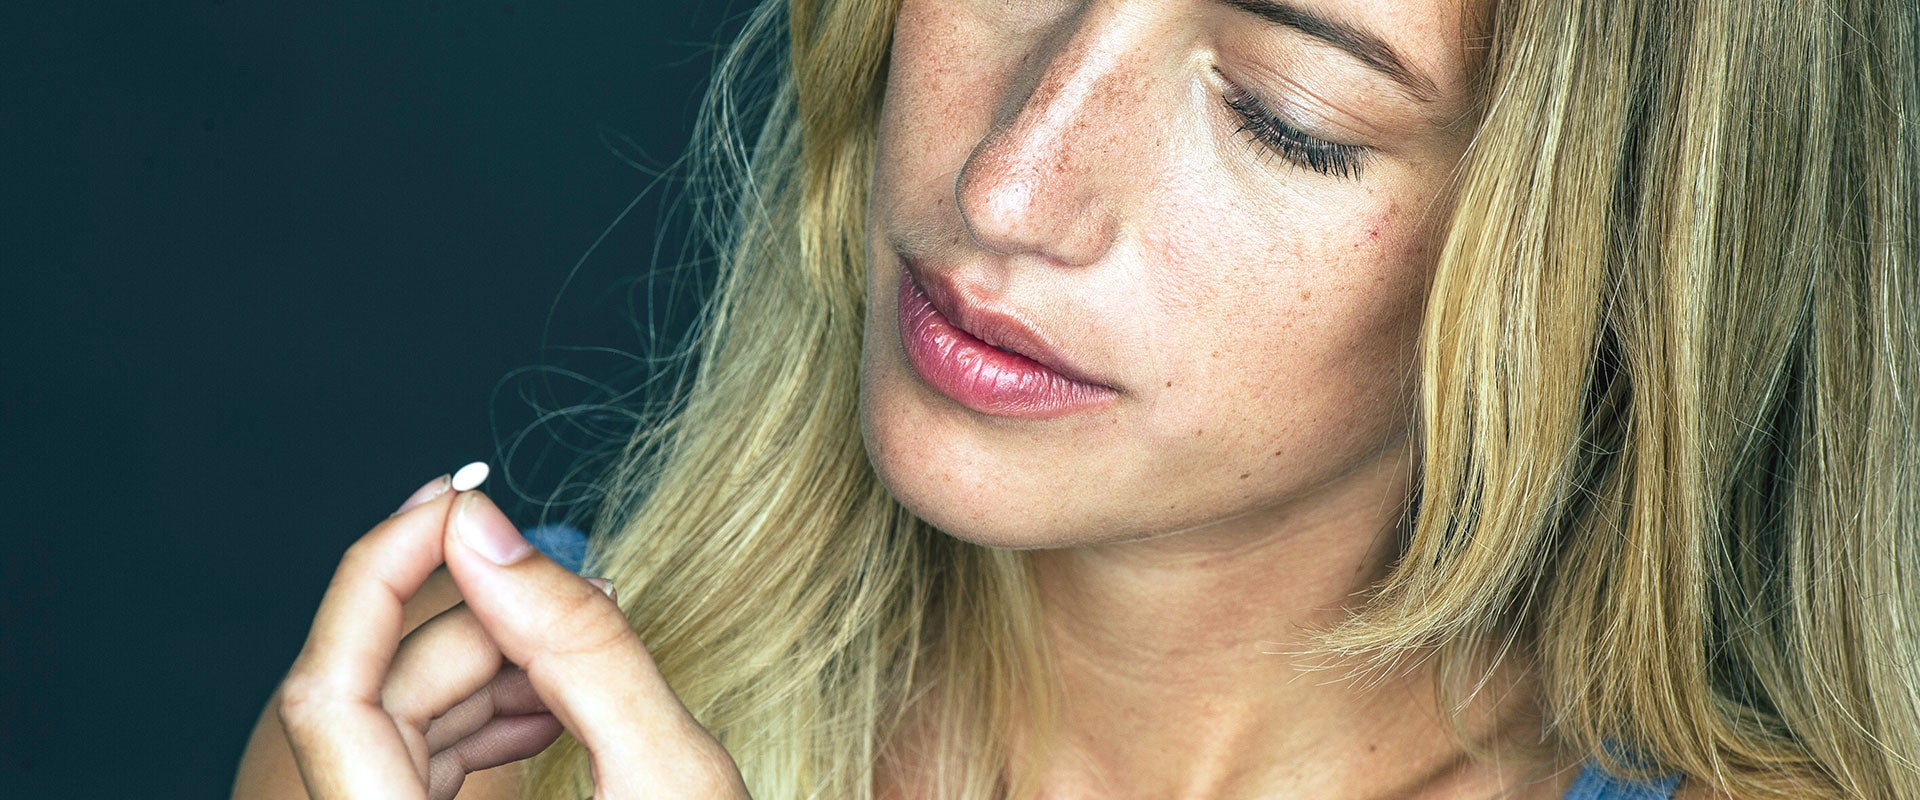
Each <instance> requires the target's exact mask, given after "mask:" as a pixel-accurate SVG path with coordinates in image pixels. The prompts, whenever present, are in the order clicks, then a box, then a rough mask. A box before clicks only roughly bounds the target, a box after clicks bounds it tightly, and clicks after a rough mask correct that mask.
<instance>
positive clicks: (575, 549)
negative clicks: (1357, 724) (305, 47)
mask: <svg viewBox="0 0 1920 800" xmlns="http://www.w3.org/2000/svg"><path fill="white" fill-rule="evenodd" d="M524 533H525V534H526V537H527V541H529V542H532V543H533V546H534V547H536V548H538V549H539V550H540V552H542V553H546V554H547V557H548V558H551V559H553V560H554V561H556V562H559V563H560V564H561V565H562V566H565V567H566V568H567V569H570V570H573V571H574V572H579V571H580V565H581V563H583V562H585V561H586V559H587V535H586V534H584V533H581V532H580V531H579V530H578V529H576V528H572V527H569V526H567V525H541V526H539V527H536V528H528V529H527V530H526V531H525V532H524ZM1679 784H1680V778H1679V776H1677V775H1676V776H1673V777H1669V778H1665V779H1662V780H1659V781H1655V782H1652V783H1638V782H1633V781H1628V780H1625V779H1623V778H1619V777H1616V776H1614V775H1613V774H1611V773H1609V772H1607V771H1606V770H1603V769H1601V768H1600V765H1599V763H1598V762H1591V761H1590V762H1588V763H1587V765H1586V767H1585V768H1584V769H1581V770H1580V775H1579V777H1577V778H1574V779H1573V786H1572V787H1570V788H1568V789H1567V794H1566V800H1668V798H1671V797H1673V792H1674V790H1675V789H1676V788H1677V787H1678V786H1679Z"/></svg>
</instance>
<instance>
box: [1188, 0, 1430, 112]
mask: <svg viewBox="0 0 1920 800" xmlns="http://www.w3.org/2000/svg"><path fill="white" fill-rule="evenodd" d="M1219 2H1221V3H1223V4H1225V5H1227V6H1230V7H1233V8H1236V9H1239V10H1241V11H1245V12H1247V13H1249V14H1253V15H1254V16H1257V17H1259V18H1261V19H1264V20H1266V21H1268V22H1271V23H1273V24H1275V25H1284V26H1286V27H1288V28H1292V29H1294V30H1296V31H1299V32H1301V33H1304V34H1306V35H1308V36H1311V37H1313V38H1315V39H1319V40H1320V41H1322V42H1326V43H1327V44H1330V45H1333V46H1334V47H1337V48H1340V50H1341V51H1343V52H1345V53H1346V54H1347V55H1350V56H1353V57H1354V58H1356V59H1359V61H1360V63H1362V64H1365V65H1367V66H1368V67H1371V68H1373V69H1374V71H1376V72H1379V73H1381V74H1383V75H1386V76H1387V77H1389V78H1392V79H1393V80H1394V82H1395V83H1398V84H1400V85H1401V87H1403V88H1405V89H1406V90H1407V92H1408V94H1409V95H1411V96H1412V97H1413V99H1415V100H1418V101H1420V102H1423V103H1425V102H1431V101H1432V99H1433V97H1434V95H1435V94H1437V93H1438V92H1436V91H1435V89H1434V85H1433V81H1432V80H1430V79H1428V78H1427V76H1425V75H1422V74H1420V73H1419V72H1417V71H1415V70H1414V69H1412V68H1410V67H1408V66H1407V62H1406V60H1405V59H1403V58H1401V57H1400V53H1399V52H1397V51H1395V50H1394V49H1393V45H1390V44H1387V42H1386V40H1384V39H1381V38H1380V37H1379V36H1376V35H1374V34H1373V33H1372V32H1370V31H1368V30H1366V29H1365V28H1360V27H1357V26H1355V25H1353V24H1351V23H1347V22H1342V21H1340V20H1336V19H1333V18H1331V17H1327V16H1324V15H1322V14H1318V13H1315V12H1313V11H1311V10H1308V9H1305V8H1301V7H1300V6H1297V5H1294V4H1293V3H1291V2H1288V0H1219Z"/></svg>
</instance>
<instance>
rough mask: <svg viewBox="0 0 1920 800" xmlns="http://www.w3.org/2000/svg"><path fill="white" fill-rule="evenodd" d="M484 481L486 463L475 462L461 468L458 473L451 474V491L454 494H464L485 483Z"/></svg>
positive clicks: (485, 477) (485, 478)
mask: <svg viewBox="0 0 1920 800" xmlns="http://www.w3.org/2000/svg"><path fill="white" fill-rule="evenodd" d="M486 480H487V462H485V461H475V462H473V463H471V464H468V465H466V466H464V467H461V468H460V471H459V472H455V473H453V490H454V491H456V492H464V491H466V490H468V489H472V488H473V487H475V486H479V485H480V484H482V483H484V482H486Z"/></svg>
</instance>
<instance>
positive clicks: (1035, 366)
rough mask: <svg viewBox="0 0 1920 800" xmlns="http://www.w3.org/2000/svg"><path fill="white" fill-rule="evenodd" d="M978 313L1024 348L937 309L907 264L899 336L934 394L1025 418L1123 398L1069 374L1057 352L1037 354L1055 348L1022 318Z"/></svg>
mask: <svg viewBox="0 0 1920 800" xmlns="http://www.w3.org/2000/svg"><path fill="white" fill-rule="evenodd" d="M944 294H948V295H949V297H948V298H947V300H948V301H947V303H945V305H946V306H947V308H949V309H955V308H956V305H955V302H956V301H957V298H952V297H951V295H950V293H944ZM956 313H957V314H959V315H960V316H961V317H962V319H965V317H966V316H967V315H966V314H965V313H963V312H961V311H956ZM975 316H978V317H980V318H981V321H980V322H979V323H977V324H979V325H980V327H983V328H992V329H993V330H995V331H997V334H989V335H994V336H995V338H996V340H997V341H1001V342H1003V343H1006V344H1009V345H1012V346H1013V347H1021V346H1024V347H1025V352H1014V351H1013V350H1012V349H1002V348H1000V347H995V346H994V345H992V344H988V343H987V342H986V341H984V340H982V339H981V338H980V336H976V335H975V334H974V333H970V332H969V331H968V330H967V329H965V328H962V327H961V326H960V325H959V324H956V323H955V322H954V320H953V319H952V318H950V317H949V316H948V315H946V314H943V313H941V310H940V309H939V308H936V307H935V305H934V299H933V297H931V296H929V294H928V292H927V290H926V288H925V287H923V286H922V285H921V284H920V281H919V280H918V279H917V278H916V276H915V275H914V274H913V272H912V271H911V270H909V269H904V268H903V269H901V271H900V341H901V343H902V344H903V345H905V346H906V351H907V362H908V363H910V364H912V365H913V369H914V371H915V372H918V373H919V374H920V377H921V378H922V379H924V380H926V382H927V384H928V385H929V386H932V387H933V388H934V390H935V391H938V392H940V393H941V394H944V395H946V396H947V397H950V398H952V399H953V400H954V401H955V402H958V403H959V404H961V405H963V406H966V407H967V408H970V409H973V410H975V411H978V412H980V413H983V414H991V415H993V416H997V417H1020V418H1026V419H1050V418H1053V417H1060V416H1065V415H1067V414H1073V413H1076V412H1080V411H1087V410H1091V409H1094V408H1098V407H1100V406H1104V405H1106V404H1108V403H1110V402H1112V401H1113V399H1114V398H1115V397H1116V396H1118V394H1119V393H1118V392H1117V391H1115V390H1114V389H1113V388H1112V387H1109V386H1102V385H1100V384H1097V383H1093V382H1091V381H1088V380H1084V379H1080V378H1079V377H1078V376H1073V377H1070V376H1069V375H1068V374H1067V371H1068V369H1069V368H1068V367H1066V365H1064V364H1061V360H1060V359H1059V358H1058V356H1056V355H1055V354H1053V353H1051V352H1035V351H1045V350H1048V349H1049V348H1046V347H1045V345H1044V344H1043V343H1041V340H1040V339H1039V338H1038V337H1037V336H1035V335H1034V334H1033V333H1032V332H1031V331H1029V330H1027V329H1025V328H1024V326H1022V325H1020V324H1019V323H1018V322H1017V321H1015V320H1011V319H1008V318H1006V317H1004V316H1001V315H994V314H990V313H980V314H976V315H975ZM1028 353H1031V355H1028ZM1040 359H1046V360H1047V361H1048V362H1050V363H1042V361H1041V360H1040Z"/></svg>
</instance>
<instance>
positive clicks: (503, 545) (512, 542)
mask: <svg viewBox="0 0 1920 800" xmlns="http://www.w3.org/2000/svg"><path fill="white" fill-rule="evenodd" d="M453 514H454V520H453V524H454V526H455V527H456V528H457V529H458V530H459V533H460V541H461V542H464V543H465V544H466V545H467V547H469V548H472V549H473V551H474V552H476V553H479V554H480V555H481V556H483V557H485V558H486V559H487V560H488V561H491V562H493V563H495V564H499V565H500V566H503V567H504V566H506V565H508V564H512V563H514V562H516V561H519V560H520V559H523V558H526V557H527V554H528V553H531V552H533V545H530V544H527V540H526V538H525V537H522V536H521V535H520V529H518V528H515V527H514V526H513V523H512V522H510V521H508V520H507V515H505V514H502V513H500V509H499V508H498V507H497V506H495V505H494V504H493V501H491V500H488V499H487V496H486V495H484V494H481V493H480V492H461V493H460V499H458V500H455V501H454V510H453Z"/></svg>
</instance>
